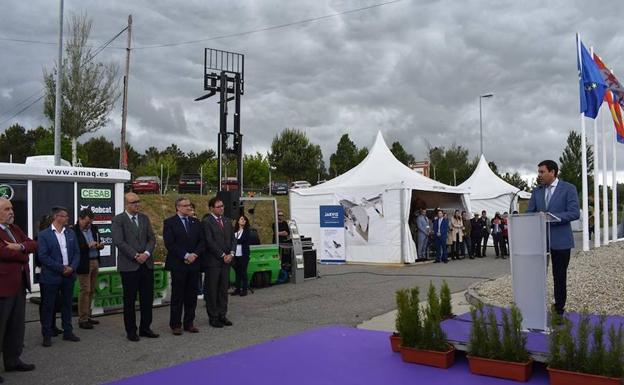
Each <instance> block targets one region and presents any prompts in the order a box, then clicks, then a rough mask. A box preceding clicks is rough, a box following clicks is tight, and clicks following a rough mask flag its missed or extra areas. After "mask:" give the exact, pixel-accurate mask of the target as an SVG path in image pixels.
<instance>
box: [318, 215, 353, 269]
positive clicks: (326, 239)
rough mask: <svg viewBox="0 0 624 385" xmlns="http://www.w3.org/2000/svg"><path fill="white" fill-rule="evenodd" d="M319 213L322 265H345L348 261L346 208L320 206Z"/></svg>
mask: <svg viewBox="0 0 624 385" xmlns="http://www.w3.org/2000/svg"><path fill="white" fill-rule="evenodd" d="M319 211H320V216H321V220H320V224H321V237H320V239H321V245H320V247H319V250H320V251H321V255H320V260H321V263H344V262H345V261H346V260H347V257H346V255H347V253H346V251H345V248H346V245H345V227H344V226H345V217H344V208H343V207H342V206H340V205H336V206H319Z"/></svg>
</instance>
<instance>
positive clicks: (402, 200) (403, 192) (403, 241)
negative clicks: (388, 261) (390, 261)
mask: <svg viewBox="0 0 624 385" xmlns="http://www.w3.org/2000/svg"><path fill="white" fill-rule="evenodd" d="M401 183H403V182H401ZM400 191H401V197H400V199H399V202H400V209H401V263H406V255H405V246H406V243H407V240H406V238H405V195H406V194H407V189H405V188H403V189H401V190H400Z"/></svg>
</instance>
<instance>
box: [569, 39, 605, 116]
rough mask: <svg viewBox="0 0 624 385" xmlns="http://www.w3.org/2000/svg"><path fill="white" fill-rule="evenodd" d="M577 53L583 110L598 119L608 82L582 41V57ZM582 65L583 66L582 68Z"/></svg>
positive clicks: (587, 114) (586, 114)
mask: <svg viewBox="0 0 624 385" xmlns="http://www.w3.org/2000/svg"><path fill="white" fill-rule="evenodd" d="M578 58H579V55H577V59H576V64H577V67H578V71H579V93H580V96H581V112H582V113H584V114H585V116H587V117H588V118H592V119H596V116H598V110H599V109H600V105H601V104H602V100H603V98H604V94H605V90H606V89H607V84H606V82H605V81H604V79H603V77H602V73H601V72H600V69H598V66H597V65H596V63H595V62H594V60H593V59H592V57H591V55H590V54H589V52H588V51H587V48H585V46H584V45H583V42H581V52H580V58H581V63H579V59H578ZM581 67H582V68H581Z"/></svg>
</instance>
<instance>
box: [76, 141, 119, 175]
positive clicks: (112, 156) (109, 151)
mask: <svg viewBox="0 0 624 385" xmlns="http://www.w3.org/2000/svg"><path fill="white" fill-rule="evenodd" d="M81 147H82V150H83V152H84V153H85V155H86V159H82V165H83V166H88V167H101V168H118V167H119V148H115V145H114V144H113V142H111V141H109V140H108V139H106V138H105V137H103V136H100V137H98V138H91V139H89V140H88V141H86V142H85V143H83V144H82V146H81Z"/></svg>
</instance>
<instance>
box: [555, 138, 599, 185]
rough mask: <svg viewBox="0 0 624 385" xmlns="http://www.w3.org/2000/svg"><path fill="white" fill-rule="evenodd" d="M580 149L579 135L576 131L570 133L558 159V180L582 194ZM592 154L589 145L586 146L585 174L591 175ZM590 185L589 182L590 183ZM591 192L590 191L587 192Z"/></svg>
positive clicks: (592, 165)
mask: <svg viewBox="0 0 624 385" xmlns="http://www.w3.org/2000/svg"><path fill="white" fill-rule="evenodd" d="M581 149H582V147H581V135H580V134H579V133H577V132H576V131H570V134H569V135H568V139H567V145H566V147H565V148H564V149H563V153H562V154H561V157H560V158H559V178H560V179H562V180H565V181H566V182H570V183H572V184H573V185H574V186H576V191H578V192H579V194H581V193H582V191H583V190H582V187H583V178H582V154H581V153H582V150H581ZM593 167H594V152H593V151H592V148H591V146H590V145H589V144H587V174H588V175H591V174H593ZM589 184H591V181H590V183H589ZM588 187H589V186H588ZM589 191H591V189H590V190H589Z"/></svg>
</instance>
